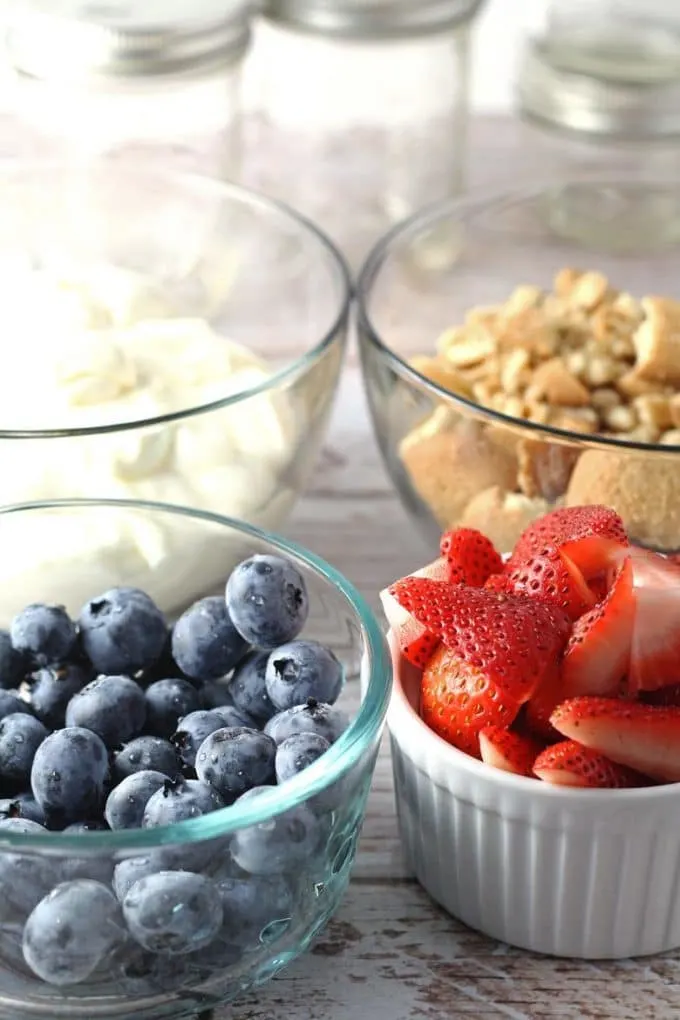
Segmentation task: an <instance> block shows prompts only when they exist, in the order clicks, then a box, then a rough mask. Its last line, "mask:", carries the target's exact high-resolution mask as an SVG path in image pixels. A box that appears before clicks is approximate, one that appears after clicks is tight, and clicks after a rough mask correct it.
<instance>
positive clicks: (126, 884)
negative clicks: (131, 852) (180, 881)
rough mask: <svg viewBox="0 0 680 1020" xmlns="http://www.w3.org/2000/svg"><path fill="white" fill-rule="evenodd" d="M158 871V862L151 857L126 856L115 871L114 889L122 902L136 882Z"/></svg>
mask: <svg viewBox="0 0 680 1020" xmlns="http://www.w3.org/2000/svg"><path fill="white" fill-rule="evenodd" d="M157 871H158V867H157V866H156V862H155V861H154V860H153V859H152V858H151V857H126V858H125V860H123V861H119V862H118V864H117V865H116V867H115V869H114V872H113V880H112V884H113V891H114V892H115V894H116V896H117V897H118V900H119V902H120V903H122V902H123V900H124V899H125V897H126V896H127V894H128V891H129V890H130V889H131V888H132V886H133V885H134V884H135V882H138V881H139V879H140V878H146V877H147V875H153V874H155V873H156V872H157Z"/></svg>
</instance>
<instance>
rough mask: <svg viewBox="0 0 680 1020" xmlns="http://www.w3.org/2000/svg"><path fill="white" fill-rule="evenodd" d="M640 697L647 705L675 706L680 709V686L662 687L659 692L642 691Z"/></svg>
mask: <svg viewBox="0 0 680 1020" xmlns="http://www.w3.org/2000/svg"><path fill="white" fill-rule="evenodd" d="M640 697H641V699H642V701H644V702H645V704H647V705H674V706H675V707H676V708H680V684H673V686H672V687H660V688H659V690H658V691H642V692H641V693H640Z"/></svg>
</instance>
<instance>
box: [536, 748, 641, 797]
mask: <svg viewBox="0 0 680 1020" xmlns="http://www.w3.org/2000/svg"><path fill="white" fill-rule="evenodd" d="M533 771H534V774H535V775H537V776H538V778H539V779H542V780H543V781H544V782H545V783H552V784H553V785H555V786H585V787H595V788H607V789H618V788H621V787H630V786H643V785H644V784H645V780H644V777H643V776H640V775H639V774H638V773H637V772H634V771H633V770H632V769H628V768H626V767H625V766H624V765H617V764H616V762H613V761H610V760H609V758H605V756H604V755H602V754H598V752H597V751H593V750H591V749H590V748H589V747H583V745H582V744H577V743H576V741H575V740H562V741H560V743H559V744H553V745H552V747H546V749H545V750H544V751H541V753H540V754H539V756H538V757H537V758H536V761H535V762H534V769H533Z"/></svg>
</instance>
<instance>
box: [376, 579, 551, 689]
mask: <svg viewBox="0 0 680 1020" xmlns="http://www.w3.org/2000/svg"><path fill="white" fill-rule="evenodd" d="M388 591H389V593H390V595H392V596H393V597H394V598H395V599H396V600H397V602H398V603H399V605H400V606H402V608H403V609H406V610H407V611H408V612H409V613H411V615H412V616H414V617H415V618H416V620H417V621H418V622H419V623H421V624H422V625H423V626H424V627H425V628H426V629H427V630H428V631H429V632H430V633H432V634H436V635H437V636H438V637H439V638H441V640H442V642H443V644H444V645H446V647H447V648H450V649H451V650H452V651H453V652H455V653H456V656H458V658H459V659H460V660H462V662H463V663H464V664H465V665H466V666H468V667H471V669H472V670H474V671H475V672H476V674H477V676H478V677H479V678H480V680H481V679H483V680H485V681H486V680H489V681H491V682H492V683H493V685H494V687H496V688H498V690H499V691H501V692H503V693H504V694H508V695H509V696H510V697H512V698H513V699H515V700H516V701H517V703H518V704H520V703H522V702H523V701H526V700H527V699H528V698H529V697H530V696H531V694H532V693H533V692H534V690H535V689H536V687H537V686H538V684H539V683H540V681H541V680H542V678H543V677H544V676H545V674H546V673H547V671H548V670H549V669H550V668H552V666H553V665H554V663H555V661H556V660H557V658H558V657H559V655H560V652H561V651H562V648H563V647H564V644H565V642H566V640H567V637H568V634H569V627H570V624H569V620H568V618H567V616H566V614H565V613H564V612H563V611H562V610H561V609H559V608H558V607H557V606H551V605H548V604H546V603H544V602H538V601H536V600H534V599H529V598H526V597H525V596H522V595H498V594H496V593H495V592H490V591H486V590H485V589H484V588H466V587H464V586H462V585H453V584H446V583H444V582H441V581H432V580H429V579H428V578H416V577H407V578H404V579H403V580H401V581H397V583H396V584H393V585H392V586H391V587H390V588H389V589H388Z"/></svg>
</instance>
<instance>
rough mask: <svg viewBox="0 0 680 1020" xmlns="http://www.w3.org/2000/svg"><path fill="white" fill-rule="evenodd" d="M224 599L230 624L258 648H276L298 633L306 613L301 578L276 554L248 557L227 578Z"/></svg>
mask: <svg viewBox="0 0 680 1020" xmlns="http://www.w3.org/2000/svg"><path fill="white" fill-rule="evenodd" d="M226 602H227V607H228V609H229V614H230V616H231V618H232V620H233V621H234V625H235V626H236V629H237V630H238V631H239V633H240V634H242V635H243V637H244V639H245V640H246V641H247V642H248V643H249V644H251V645H256V646H257V647H258V648H269V649H272V648H276V647H277V646H278V645H282V644H283V643H284V642H286V641H292V640H293V638H294V637H297V635H298V634H299V633H300V631H301V630H302V628H303V627H304V625H305V622H306V620H307V616H308V614H309V598H308V595H307V585H306V584H305V579H304V577H303V576H302V574H301V573H300V571H299V570H298V569H297V567H296V566H295V565H294V564H293V563H291V562H290V561H289V560H284V559H282V558H281V557H280V556H251V557H250V559H247V560H244V561H243V563H240V564H239V566H238V567H236V568H235V569H234V570H233V571H232V573H231V576H230V577H229V580H228V581H227V588H226Z"/></svg>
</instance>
